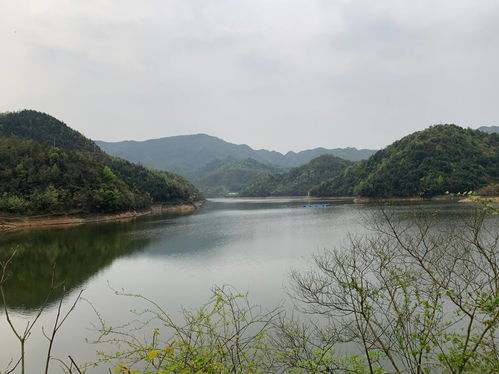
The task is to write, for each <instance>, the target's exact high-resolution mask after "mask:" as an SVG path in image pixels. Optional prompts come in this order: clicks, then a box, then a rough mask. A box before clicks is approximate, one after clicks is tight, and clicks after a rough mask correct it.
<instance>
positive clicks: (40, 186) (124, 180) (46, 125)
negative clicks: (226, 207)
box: [0, 110, 201, 215]
mask: <svg viewBox="0 0 499 374" xmlns="http://www.w3.org/2000/svg"><path fill="white" fill-rule="evenodd" d="M0 135H2V136H0V162H1V164H2V170H1V171H0V182H1V184H0V211H3V212H4V213H9V214H24V215H25V214H61V213H64V214H66V213H71V214H73V213H107V212H111V213H112V212H120V211H126V210H135V209H143V208H147V207H149V206H150V204H151V203H153V202H161V203H163V202H168V203H175V202H181V201H182V202H183V201H194V200H199V199H200V198H201V196H200V193H199V191H198V190H197V189H196V188H195V187H194V186H193V185H192V184H190V183H189V182H188V181H187V180H185V179H184V178H182V177H181V176H179V175H176V174H172V173H168V172H159V171H155V170H151V169H147V168H145V167H142V166H139V165H135V164H132V163H130V162H128V161H125V160H121V159H117V158H112V157H110V156H108V155H106V154H105V153H103V152H102V151H101V150H100V149H99V148H98V147H97V146H96V145H95V143H93V142H92V141H91V140H89V139H87V138H85V137H84V136H83V135H81V134H80V133H78V132H76V131H74V130H72V129H71V128H69V127H68V126H66V125H65V124H64V123H62V122H60V121H58V120H56V119H55V118H53V117H50V116H49V115H47V114H44V113H39V112H36V111H28V110H24V111H22V112H17V113H4V114H0ZM54 139H56V141H55V144H56V146H55V147H54V146H53V144H54ZM58 139H60V140H59V141H58Z"/></svg>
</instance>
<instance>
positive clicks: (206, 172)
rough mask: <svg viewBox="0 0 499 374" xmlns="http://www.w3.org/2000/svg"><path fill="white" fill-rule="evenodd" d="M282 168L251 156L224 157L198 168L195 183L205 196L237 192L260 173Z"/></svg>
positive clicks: (273, 171)
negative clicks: (242, 158) (237, 158)
mask: <svg viewBox="0 0 499 374" xmlns="http://www.w3.org/2000/svg"><path fill="white" fill-rule="evenodd" d="M279 171H282V168H279V167H277V166H272V165H268V164H262V163H261V162H258V161H256V160H253V159H252V158H247V159H245V160H236V159H233V158H226V159H223V160H220V159H217V160H213V161H211V162H209V163H208V164H206V165H205V166H203V167H202V168H200V169H198V175H199V177H198V179H194V180H193V183H195V184H196V185H197V186H198V187H199V188H200V189H201V190H202V191H203V194H204V195H206V196H224V195H227V194H228V193H231V192H239V191H241V189H242V188H243V187H244V186H246V185H247V184H249V183H252V182H254V181H255V180H256V179H258V178H259V177H261V176H262V175H267V174H269V173H277V172H279Z"/></svg>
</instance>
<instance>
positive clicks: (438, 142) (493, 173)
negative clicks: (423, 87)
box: [311, 125, 499, 197]
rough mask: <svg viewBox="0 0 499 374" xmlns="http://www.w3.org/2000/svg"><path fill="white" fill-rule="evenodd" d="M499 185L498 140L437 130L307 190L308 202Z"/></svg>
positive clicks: (406, 140)
mask: <svg viewBox="0 0 499 374" xmlns="http://www.w3.org/2000/svg"><path fill="white" fill-rule="evenodd" d="M498 181H499V135H498V134H487V133H485V132H482V131H478V130H472V129H463V128H461V127H458V126H456V125H436V126H432V127H430V128H428V129H426V130H423V131H419V132H415V133H413V134H411V135H408V136H406V137H404V138H402V139H401V140H398V141H396V142H395V143H393V144H391V145H390V146H388V147H386V148H385V149H383V150H380V151H378V152H376V154H374V155H373V156H371V157H370V158H369V159H367V160H364V161H360V162H358V163H356V164H354V165H352V166H351V167H349V168H347V169H346V170H345V171H344V172H343V173H342V174H340V175H338V176H336V177H334V178H332V179H330V180H328V181H325V182H323V183H321V184H320V185H318V186H316V187H314V188H313V189H312V190H311V194H312V195H313V196H366V197H412V196H426V197H430V196H435V195H440V194H444V193H446V192H447V191H449V192H456V193H457V192H464V191H470V190H475V189H477V188H480V187H482V186H486V185H489V184H494V183H498Z"/></svg>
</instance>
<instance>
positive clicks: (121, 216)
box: [0, 200, 205, 232]
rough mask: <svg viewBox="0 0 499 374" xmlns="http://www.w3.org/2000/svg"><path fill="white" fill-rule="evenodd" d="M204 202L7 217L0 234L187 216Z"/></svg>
mask: <svg viewBox="0 0 499 374" xmlns="http://www.w3.org/2000/svg"><path fill="white" fill-rule="evenodd" d="M204 203H205V200H202V201H195V202H192V203H182V204H154V205H152V206H151V207H150V208H148V209H145V210H138V211H127V212H121V213H114V214H104V213H102V214H89V215H60V216H43V217H40V216H38V217H9V218H0V232H7V231H15V230H31V229H37V228H48V227H66V226H76V225H84V224H88V223H100V222H101V223H104V222H116V221H126V220H132V219H134V218H138V217H143V216H152V215H159V214H163V213H177V214H187V213H192V212H194V211H195V210H197V209H199V208H201V207H202V206H203V204H204Z"/></svg>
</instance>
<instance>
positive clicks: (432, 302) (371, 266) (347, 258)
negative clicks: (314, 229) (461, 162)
mask: <svg viewBox="0 0 499 374" xmlns="http://www.w3.org/2000/svg"><path fill="white" fill-rule="evenodd" d="M489 213H490V211H489V210H478V211H477V213H476V214H475V215H474V216H473V218H471V219H468V220H465V221H464V222H463V223H462V224H460V225H456V226H455V227H453V228H452V229H449V228H448V227H443V226H442V225H441V224H440V222H439V217H438V215H432V216H417V215H416V216H414V217H413V218H412V219H411V220H409V221H407V222H405V223H404V222H402V221H401V220H398V219H396V218H395V216H394V215H393V214H391V213H390V212H389V211H387V210H386V209H381V210H380V212H379V214H378V215H377V216H371V217H370V218H369V222H370V224H369V225H370V228H371V229H372V230H373V234H372V235H370V236H368V237H364V238H351V239H350V242H349V246H348V247H347V248H345V249H344V250H332V251H325V252H323V253H322V254H320V255H318V256H316V257H315V267H314V268H313V269H311V270H310V271H309V272H306V273H299V272H294V273H293V277H292V278H293V282H294V283H293V284H294V292H295V294H294V295H295V297H296V298H297V299H298V300H299V301H300V302H301V307H302V310H303V311H304V312H306V313H309V314H313V315H316V316H320V317H321V318H322V319H323V321H322V326H323V327H317V331H318V333H316V334H315V335H316V336H326V337H327V336H328V332H327V330H329V331H332V332H334V337H336V338H339V339H337V340H336V341H342V342H348V343H350V344H351V346H353V347H355V349H356V350H357V351H358V353H359V355H360V357H361V358H362V359H363V360H364V362H365V363H366V366H367V370H366V372H368V373H376V372H381V371H382V372H387V373H415V374H419V373H433V372H443V373H453V374H454V373H456V374H457V373H496V372H498V370H499V345H498V344H499V336H498V332H497V327H498V321H499V266H498V264H499V253H498V243H499V234H498V232H499V230H498V228H497V219H494V218H493V217H492V216H491V215H490V214H489ZM324 326H326V327H324ZM329 335H331V334H329ZM333 348H334V342H333V343H331V344H329V345H326V346H324V347H323V348H322V351H328V352H330V355H331V356H332V359H331V360H330V361H329V362H331V365H332V364H333V363H335V360H334V353H333V352H334V351H333ZM297 362H298V361H297ZM331 365H330V366H329V367H326V368H325V370H324V371H323V372H330V371H328V370H326V369H331V367H332V366H331Z"/></svg>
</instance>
